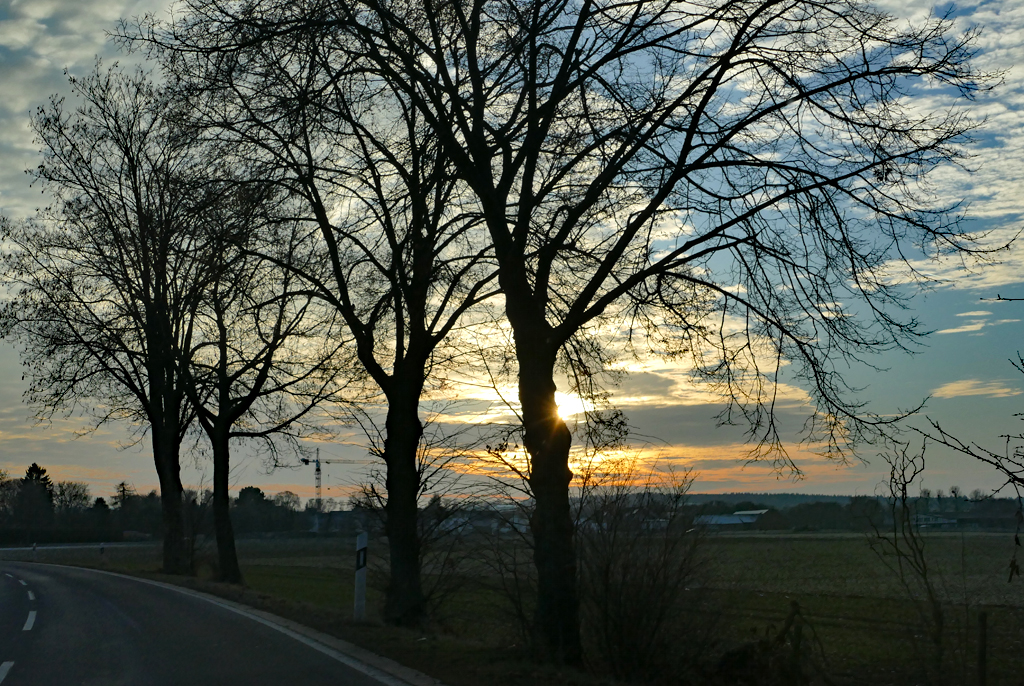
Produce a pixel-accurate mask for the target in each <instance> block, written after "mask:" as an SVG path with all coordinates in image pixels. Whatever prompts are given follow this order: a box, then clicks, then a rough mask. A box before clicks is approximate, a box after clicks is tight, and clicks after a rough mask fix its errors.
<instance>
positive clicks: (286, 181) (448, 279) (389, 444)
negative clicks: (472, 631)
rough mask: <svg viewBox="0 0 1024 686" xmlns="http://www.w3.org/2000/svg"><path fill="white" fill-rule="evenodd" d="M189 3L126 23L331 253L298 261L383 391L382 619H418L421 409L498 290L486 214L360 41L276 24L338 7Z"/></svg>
mask: <svg viewBox="0 0 1024 686" xmlns="http://www.w3.org/2000/svg"><path fill="white" fill-rule="evenodd" d="M184 8H185V10H186V11H185V12H184V13H183V14H182V15H181V18H180V19H179V20H178V21H177V22H176V23H174V24H172V25H166V26H165V25H160V24H144V26H143V29H142V30H141V31H140V30H138V29H126V33H129V34H132V38H133V39H139V40H145V41H148V42H147V43H146V45H147V46H149V47H151V48H153V49H154V50H155V51H156V52H157V54H159V55H160V56H161V58H162V59H163V61H164V64H165V67H166V69H167V71H168V74H170V75H171V78H172V79H173V80H174V82H175V83H176V88H177V92H179V93H180V94H181V95H182V97H187V98H188V99H189V102H190V104H191V107H192V110H193V112H194V115H195V116H196V117H197V119H198V121H199V126H200V131H201V135H204V136H207V137H210V138H213V139H215V140H217V141H218V142H220V143H226V144H230V145H231V146H234V147H235V149H236V150H237V151H238V153H239V155H241V156H244V157H245V158H246V159H248V160H250V161H252V162H253V163H254V164H253V168H254V169H255V172H254V176H253V180H259V179H261V178H274V179H276V182H277V183H279V184H280V185H281V186H283V187H284V188H286V189H287V190H288V192H289V193H290V194H291V200H292V201H291V202H290V203H288V205H287V206H286V209H287V211H288V212H289V213H290V215H289V216H290V217H292V218H294V219H296V220H298V221H300V222H302V223H303V225H304V226H305V227H306V229H307V231H308V234H307V243H306V245H307V246H309V249H310V250H311V251H313V250H315V251H318V252H319V254H320V255H322V261H321V262H320V264H319V265H315V264H312V263H309V264H307V265H306V266H304V267H301V268H300V267H296V266H294V265H292V267H291V268H292V271H293V273H294V274H295V276H296V278H298V279H300V280H302V281H303V282H304V283H305V284H306V285H307V288H308V290H309V292H310V293H312V294H315V297H317V298H319V299H321V300H322V301H323V302H325V303H327V304H328V305H330V306H331V307H333V308H334V310H335V311H336V312H337V313H338V315H339V316H340V318H341V319H342V320H343V321H344V323H345V326H346V327H347V329H348V331H349V332H350V335H351V337H352V340H353V346H354V350H355V354H356V358H357V360H358V363H359V366H360V368H361V371H362V373H363V374H364V375H365V379H366V387H367V388H368V389H369V390H370V391H371V392H373V393H374V395H375V396H376V397H375V398H374V402H373V403H370V406H369V409H368V410H367V409H366V406H365V405H364V406H363V408H364V409H363V411H356V412H355V414H356V415H357V417H356V419H357V420H359V421H360V422H361V424H362V425H363V427H364V428H365V429H366V430H367V434H368V436H369V437H370V440H371V442H372V441H375V440H377V438H378V437H379V438H380V442H381V446H382V447H381V450H380V455H381V456H382V458H383V461H384V463H385V465H386V468H387V471H386V475H385V490H386V504H385V512H386V531H387V536H388V544H389V552H390V555H389V563H390V566H391V575H390V581H389V585H388V590H387V594H386V601H385V617H386V619H387V620H388V621H389V622H392V623H398V624H415V623H417V622H418V621H419V620H420V618H421V616H422V614H423V612H424V608H425V604H424V593H423V588H422V584H421V580H420V567H421V554H420V550H419V536H418V525H417V510H418V499H419V497H420V495H421V491H422V489H421V481H420V478H421V472H420V470H419V463H418V460H417V456H418V454H419V451H420V449H421V445H422V441H423V421H422V419H421V407H420V405H421V401H422V400H423V398H424V396H425V395H429V394H430V393H431V392H433V391H436V390H438V389H439V388H441V387H442V386H443V385H444V384H445V383H446V378H445V377H446V370H449V369H451V368H453V367H454V366H457V365H458V364H459V360H460V358H461V357H462V351H461V349H460V347H459V345H458V344H456V343H454V342H453V341H455V340H456V339H457V336H456V335H455V334H456V333H457V332H458V331H459V329H460V327H462V326H464V324H465V322H464V320H463V318H464V315H465V314H466V313H467V311H468V310H470V308H471V307H473V306H474V305H475V304H477V303H479V302H481V301H482V300H484V299H486V298H488V297H489V296H492V295H494V293H495V292H496V286H495V285H494V284H493V281H494V275H493V269H492V267H491V265H490V258H489V256H490V250H489V242H488V241H487V240H482V241H481V240H480V239H481V238H483V239H486V233H485V232H483V231H482V230H481V229H480V223H479V214H478V213H477V212H476V211H475V205H474V204H473V203H469V204H468V206H466V203H465V197H464V196H465V189H466V186H465V184H464V183H462V182H460V181H458V179H457V178H455V177H454V176H453V174H452V172H451V162H450V160H449V159H448V157H447V155H446V154H445V153H444V151H443V147H442V146H441V145H440V144H439V142H438V140H437V137H436V136H435V135H434V134H433V133H432V131H431V130H430V129H429V128H428V127H426V126H425V125H424V121H423V118H422V116H421V115H420V114H419V112H418V111H417V110H416V109H415V108H414V107H413V106H412V104H411V103H410V101H409V98H408V96H407V95H406V94H404V93H402V92H401V91H400V90H396V89H394V88H392V87H391V86H389V85H388V84H387V83H383V82H379V81H375V80H373V79H372V78H369V77H368V75H367V74H365V73H364V72H360V71H350V70H348V69H347V66H346V65H347V64H349V63H350V62H351V56H350V54H349V52H348V51H347V50H339V49H338V46H337V45H336V44H334V43H333V42H331V41H321V40H319V39H318V38H317V37H316V36H309V35H306V34H301V33H293V34H288V33H284V34H280V33H274V32H264V31H263V29H264V28H267V27H272V26H274V25H280V24H284V25H287V24H288V23H289V22H291V21H293V20H294V19H295V18H297V17H304V18H309V17H314V16H319V14H320V13H321V12H323V11H329V10H330V7H329V3H328V4H324V3H322V2H319V0H311V1H309V2H296V3H261V4H259V5H258V6H257V5H248V4H241V3H239V4H237V5H236V4H233V3H227V4H225V3H221V2H213V1H208V0H195V1H193V2H188V3H186V4H185V5H184ZM239 31H241V33H239ZM259 165H262V171H260V170H259ZM283 266H284V265H283Z"/></svg>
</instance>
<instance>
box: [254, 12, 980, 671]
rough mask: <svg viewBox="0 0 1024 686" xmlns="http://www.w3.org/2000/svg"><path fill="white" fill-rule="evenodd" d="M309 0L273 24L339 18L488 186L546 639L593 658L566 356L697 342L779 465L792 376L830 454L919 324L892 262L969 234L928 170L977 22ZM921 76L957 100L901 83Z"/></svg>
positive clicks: (468, 178)
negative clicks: (876, 360) (577, 544)
mask: <svg viewBox="0 0 1024 686" xmlns="http://www.w3.org/2000/svg"><path fill="white" fill-rule="evenodd" d="M316 7H317V8H318V11H315V12H313V13H312V14H310V15H307V16H297V15H293V17H292V18H291V21H290V22H285V23H281V22H277V23H274V24H273V27H272V28H273V30H275V31H277V32H278V33H279V34H280V33H282V32H287V33H289V34H290V33H294V32H298V31H302V32H305V33H306V34H307V35H312V36H316V40H318V41H335V42H336V44H337V45H338V46H339V49H347V50H348V51H349V54H351V55H353V61H354V62H355V63H356V64H354V65H353V66H351V67H349V69H356V68H363V69H365V70H366V72H367V73H368V74H371V75H372V78H374V79H379V80H382V81H385V82H387V83H388V84H389V86H390V87H391V88H394V89H395V90H397V91H400V92H402V93H403V94H405V95H406V97H408V98H409V101H410V103H411V105H412V106H414V107H416V108H417V109H418V110H419V111H420V112H421V113H422V117H423V119H424V120H425V122H426V123H427V125H428V126H429V127H430V129H431V131H432V133H433V135H435V136H436V137H437V140H438V141H439V143H440V144H441V145H442V146H443V149H444V152H445V154H446V155H447V156H448V158H449V159H450V160H451V163H452V166H453V168H454V169H455V172H456V173H457V174H458V175H459V176H460V177H461V178H462V179H463V180H464V181H465V182H466V183H467V184H468V185H469V186H470V187H471V188H472V190H473V192H474V194H475V195H476V197H477V199H478V201H479V203H480V208H481V211H482V213H483V215H484V219H485V222H486V226H487V229H488V231H489V233H490V237H491V241H492V244H493V246H494V250H495V256H496V259H497V261H498V265H499V280H500V284H501V286H502V291H503V292H504V294H505V301H504V302H505V314H506V316H507V319H508V322H509V324H510V325H511V328H512V333H513V337H514V342H515V351H516V359H517V361H518V374H519V400H520V403H521V406H522V419H523V431H524V439H523V440H524V447H525V449H526V451H527V452H528V454H529V457H530V460H531V462H530V471H529V481H530V486H531V490H532V493H533V496H534V498H535V502H536V508H535V511H534V513H533V515H532V520H531V528H532V533H533V539H534V545H535V558H536V564H537V568H538V583H539V588H538V591H539V595H538V602H537V610H536V623H537V631H538V639H539V647H540V649H541V652H542V654H544V655H547V656H548V657H549V658H551V659H555V660H564V661H568V662H577V661H578V660H579V658H580V649H579V621H578V603H577V599H576V590H575V584H576V578H577V574H576V563H575V558H574V555H573V550H574V546H573V545H572V531H573V530H572V520H571V515H570V507H569V495H568V494H569V482H570V480H571V479H572V472H571V471H570V469H569V466H568V461H569V453H570V449H571V447H572V438H571V435H570V432H569V430H568V428H567V427H566V425H565V423H564V422H563V421H562V419H561V418H560V417H559V415H558V411H557V406H556V403H555V390H556V378H557V374H558V370H559V367H560V364H561V365H567V366H569V367H570V368H572V367H573V366H574V365H575V366H576V368H577V369H578V368H579V367H581V366H584V367H585V366H586V365H587V364H591V365H593V364H596V363H599V362H600V360H601V358H602V354H601V349H602V346H603V345H607V344H613V345H614V343H615V342H614V341H609V340H608V339H605V340H596V341H595V340H594V339H593V338H591V339H590V340H589V341H586V342H587V343H588V344H589V348H588V347H587V346H586V345H583V344H581V343H580V340H581V338H583V339H586V337H588V336H590V335H591V334H592V332H595V331H596V330H598V329H600V327H602V326H609V327H616V328H618V329H620V330H623V329H624V330H628V331H629V339H630V341H629V342H630V343H635V344H637V345H640V344H648V345H651V346H652V347H653V348H654V349H656V350H657V351H659V352H662V353H665V354H669V355H677V356H682V355H686V356H688V357H690V358H691V359H692V361H693V364H694V369H695V370H696V374H697V375H698V376H699V377H700V378H703V379H706V380H708V381H710V382H712V383H713V384H714V388H715V389H716V390H717V391H719V392H720V393H721V395H722V397H723V400H724V401H725V402H726V403H727V404H728V409H727V411H726V413H725V414H724V415H723V416H724V418H725V419H726V420H729V421H733V420H744V421H746V422H747V423H748V426H749V427H750V435H751V438H752V439H753V440H755V441H756V443H757V446H758V448H757V449H756V451H755V452H756V453H758V454H760V455H763V456H767V457H771V458H773V459H774V460H775V461H776V464H777V465H779V466H782V467H785V466H789V467H792V468H795V465H793V464H792V462H791V461H790V459H789V457H788V454H787V453H786V451H785V450H784V449H783V446H782V438H781V436H780V434H779V429H778V424H777V423H776V420H775V409H776V407H778V402H777V401H778V395H777V389H778V383H779V381H781V380H783V378H786V379H793V380H802V381H805V382H806V384H805V385H806V388H807V390H808V391H809V392H810V393H811V396H812V398H813V399H814V407H815V410H814V414H813V416H812V417H811V418H810V421H809V423H808V438H809V439H811V440H815V441H817V440H821V441H823V442H824V443H825V444H826V446H827V448H826V452H827V453H828V454H831V455H832V456H834V457H838V458H840V459H842V456H843V455H845V454H846V450H848V449H849V447H850V445H851V444H852V442H854V441H855V440H856V439H858V438H860V437H863V436H864V435H865V434H868V435H871V434H873V433H874V432H876V431H878V430H880V429H882V428H884V426H885V425H886V424H887V422H888V421H889V420H887V419H885V418H882V417H879V416H877V415H872V414H870V413H866V412H864V411H863V408H862V407H861V405H859V404H858V403H857V402H856V401H855V400H853V399H851V398H850V397H848V394H847V393H845V391H846V386H845V384H844V382H843V379H842V375H841V370H842V369H843V368H844V367H845V364H846V361H847V360H850V359H859V358H860V357H861V356H863V355H864V354H866V353H870V352H873V351H877V350H882V349H886V348H891V347H898V346H905V345H907V344H908V342H909V341H912V340H914V338H915V336H916V335H918V333H919V332H918V329H917V324H916V322H915V321H914V320H913V319H902V318H900V317H899V316H898V310H899V308H900V307H901V306H902V304H903V298H904V296H905V294H906V291H904V290H900V288H901V287H897V286H895V285H894V284H893V282H892V280H891V279H890V278H889V275H890V274H891V273H892V272H891V268H892V264H893V262H894V261H895V262H896V263H901V264H902V265H903V266H905V267H906V268H907V271H908V276H909V278H910V280H915V279H916V280H919V281H924V280H926V278H925V277H924V276H923V275H921V274H920V273H918V272H916V271H915V270H914V269H913V267H912V265H911V263H910V262H911V260H910V256H911V252H910V251H911V250H919V249H923V251H924V254H928V255H935V254H946V253H955V254H963V253H965V252H970V251H971V250H974V249H975V247H976V246H975V244H974V243H972V239H973V237H972V236H970V235H968V234H966V233H965V232H964V231H963V230H962V229H961V228H960V227H959V224H958V222H957V219H958V217H957V216H956V214H955V213H954V211H953V210H954V208H955V204H953V205H950V204H948V203H943V202H942V199H940V198H936V197H935V196H934V195H933V194H932V193H930V192H929V191H928V189H927V187H925V186H924V185H923V184H921V183H920V182H921V180H922V179H923V178H924V175H925V174H926V173H927V172H928V171H929V170H930V169H932V168H934V167H935V166H936V165H939V164H945V163H949V162H952V163H955V162H956V161H957V160H958V159H959V158H960V157H961V155H962V152H961V149H960V148H959V147H958V145H959V143H960V142H961V141H963V140H964V136H965V134H966V133H967V132H968V131H969V130H970V129H971V127H972V123H971V121H970V120H969V119H968V118H966V117H965V116H964V114H963V113H962V111H961V110H958V109H955V107H954V106H953V105H952V103H953V100H954V99H955V98H956V97H957V96H961V97H970V95H971V94H972V93H973V92H974V91H976V90H977V89H978V88H979V82H978V80H977V74H976V73H975V72H973V71H972V70H971V68H970V66H969V63H968V59H969V57H970V53H971V51H970V47H969V42H970V38H971V37H970V35H967V36H953V35H951V31H952V22H951V21H949V20H947V19H942V18H935V19H927V20H924V21H921V22H919V23H918V24H916V25H907V24H905V23H903V22H901V21H897V20H896V19H894V18H892V17H890V16H887V15H885V14H884V13H882V12H880V11H878V10H876V9H874V8H872V7H871V6H870V5H867V4H866V3H862V2H857V1H855V0H849V1H843V2H835V3H827V4H822V3H816V2H804V1H802V0H797V1H794V2H788V3H781V4H780V3H778V2H762V1H760V0H749V1H748V0H739V1H737V2H728V3H702V2H687V3H679V2H675V1H671V0H633V1H630V2H627V3H601V2H593V1H591V0H580V1H579V2H575V1H568V0H567V1H559V2H531V3H524V2H521V1H520V0H482V1H480V2H476V3H473V4H471V5H465V4H460V3H444V2H442V3H433V2H431V3H427V2H423V3H413V4H398V5H396V4H381V3H377V2H375V1H373V0H367V1H365V2H361V1H359V0H350V1H346V2H340V1H325V2H324V3H321V4H318V5H316ZM247 27H248V29H249V30H248V32H247V33H246V37H247V38H248V37H250V36H259V32H260V31H261V30H267V31H269V30H270V28H271V27H262V26H260V24H259V20H258V19H257V20H256V21H255V22H254V23H252V24H249V25H247ZM919 81H927V82H929V83H934V84H939V85H942V86H944V87H946V90H945V91H944V93H947V94H948V97H949V103H950V107H949V109H936V110H931V111H929V110H927V108H925V109H922V108H919V107H918V106H917V105H916V104H915V105H911V104H910V103H909V101H908V96H909V95H910V94H911V88H912V84H914V83H916V82H919ZM913 254H915V255H916V254H917V253H913ZM855 303H856V304H855ZM581 350H583V351H585V352H587V353H588V354H587V355H581V354H580V352H579V351H581ZM595 360H596V361H597V362H596V363H595ZM785 365H792V366H791V367H790V368H789V369H790V371H785V372H784V369H783V368H784V366H785ZM583 371H584V372H586V371H593V370H585V369H584V370H583ZM583 376H586V374H583Z"/></svg>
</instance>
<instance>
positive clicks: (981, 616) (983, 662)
mask: <svg viewBox="0 0 1024 686" xmlns="http://www.w3.org/2000/svg"><path fill="white" fill-rule="evenodd" d="M987 684H988V612H986V611H984V610H982V611H981V612H979V613H978V686H986V685H987Z"/></svg>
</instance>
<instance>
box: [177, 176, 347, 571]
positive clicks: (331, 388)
mask: <svg viewBox="0 0 1024 686" xmlns="http://www.w3.org/2000/svg"><path fill="white" fill-rule="evenodd" d="M262 190H263V191H264V192H260V191H261V189H260V187H259V186H256V185H248V186H241V187H237V188H235V192H234V193H233V194H232V195H231V196H229V198H230V201H228V202H222V204H221V205H220V206H218V208H216V209H215V211H214V213H212V215H211V224H212V226H210V227H209V230H210V231H212V232H213V233H214V234H215V235H214V236H213V237H212V238H211V245H212V246H213V250H212V251H211V254H210V259H211V261H212V263H213V264H212V265H211V266H212V267H213V268H214V270H215V272H216V277H215V278H212V279H211V280H210V282H209V284H208V286H207V288H206V289H205V290H204V292H203V293H202V295H201V297H200V298H199V299H197V300H196V301H195V306H194V309H193V310H192V311H191V312H190V313H189V325H188V326H189V333H188V337H187V341H188V343H189V344H190V347H189V348H188V349H186V350H181V351H180V355H181V361H180V364H181V373H182V374H183V376H184V386H185V390H186V392H187V393H188V396H189V399H190V401H191V403H192V405H193V407H194V408H195V411H196V415H197V419H198V421H199V424H200V426H202V428H203V430H204V431H205V432H206V434H207V437H208V438H209V440H210V443H211V446H212V451H211V452H212V457H213V500H212V506H213V519H214V529H215V532H216V536H217V550H218V560H219V568H218V572H219V575H220V578H221V580H222V581H226V582H229V583H241V581H242V574H241V570H240V568H239V566H238V556H237V554H236V551H235V538H234V530H233V528H232V525H231V514H230V504H231V498H230V494H229V487H230V479H229V477H230V468H231V458H230V442H231V439H232V438H250V439H262V440H264V441H266V442H268V445H269V446H270V448H271V450H273V449H274V443H273V440H274V439H275V438H277V437H285V438H289V439H292V440H294V439H295V438H296V437H297V436H298V435H300V434H301V433H303V432H304V430H309V429H311V426H310V424H309V422H308V418H309V417H310V416H311V414H312V412H313V410H314V409H315V408H316V407H317V406H318V405H320V404H321V403H322V402H324V401H325V400H327V399H329V398H331V397H332V396H333V395H334V393H335V392H336V390H337V389H336V388H335V385H334V380H335V378H336V376H337V373H336V370H337V368H338V366H339V365H342V366H343V365H344V359H343V358H344V356H343V350H342V348H343V347H344V345H345V341H344V338H343V337H341V336H340V335H336V333H337V332H335V331H333V330H332V324H333V320H334V319H335V318H336V317H333V316H332V312H331V311H330V310H329V309H328V310H325V309H324V308H323V307H318V305H319V301H318V300H317V299H315V298H314V297H313V296H311V295H310V294H309V293H308V292H305V289H300V290H299V292H296V291H295V288H294V282H295V278H294V276H293V274H292V271H291V269H290V268H287V267H281V266H280V265H281V264H285V265H294V264H295V263H296V261H297V260H298V259H299V256H298V255H297V254H296V245H295V238H296V236H295V232H294V230H293V229H294V225H293V224H288V225H285V226H279V225H275V224H274V223H273V222H268V221H267V219H266V217H265V212H264V210H265V209H266V207H267V205H268V203H270V202H271V201H272V200H273V194H268V193H267V192H266V189H262ZM254 250H257V251H264V252H266V253H267V254H271V255H273V259H272V260H267V259H262V258H260V257H258V256H256V255H255V254H253V251H254Z"/></svg>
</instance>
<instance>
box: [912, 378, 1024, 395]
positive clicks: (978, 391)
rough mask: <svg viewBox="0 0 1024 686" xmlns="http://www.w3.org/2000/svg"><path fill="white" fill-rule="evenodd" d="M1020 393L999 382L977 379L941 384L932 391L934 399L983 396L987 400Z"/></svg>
mask: <svg viewBox="0 0 1024 686" xmlns="http://www.w3.org/2000/svg"><path fill="white" fill-rule="evenodd" d="M1020 394H1021V391H1019V390H1017V389H1016V388H1011V387H1009V386H1007V385H1005V384H1004V383H1003V382H1001V381H981V380H979V379H962V380H960V381H951V382H949V383H946V384H942V385H941V386H939V387H938V388H936V389H935V390H933V391H932V395H933V396H935V397H936V398H962V397H965V396H970V395H983V396H987V397H989V398H1008V397H1010V396H1014V395H1020Z"/></svg>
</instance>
